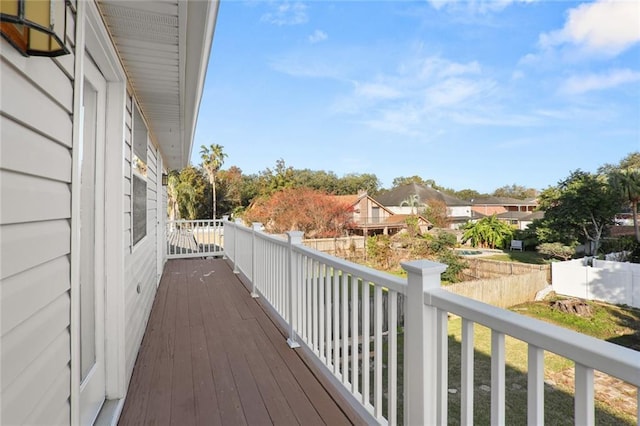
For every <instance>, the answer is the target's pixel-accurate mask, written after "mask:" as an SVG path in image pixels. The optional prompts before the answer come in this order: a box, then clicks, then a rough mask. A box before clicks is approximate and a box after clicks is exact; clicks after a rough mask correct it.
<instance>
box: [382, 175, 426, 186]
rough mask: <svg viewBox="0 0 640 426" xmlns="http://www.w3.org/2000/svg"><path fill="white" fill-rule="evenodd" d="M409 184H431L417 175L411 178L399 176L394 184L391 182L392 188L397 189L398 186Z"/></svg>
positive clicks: (394, 180)
mask: <svg viewBox="0 0 640 426" xmlns="http://www.w3.org/2000/svg"><path fill="white" fill-rule="evenodd" d="M432 182H433V181H432ZM408 183H417V184H418V185H424V186H427V185H428V184H429V183H428V182H427V181H425V180H424V179H422V178H421V177H420V176H417V175H413V176H409V177H405V176H399V177H397V178H394V179H393V182H391V187H392V188H396V187H398V186H402V185H406V184H408Z"/></svg>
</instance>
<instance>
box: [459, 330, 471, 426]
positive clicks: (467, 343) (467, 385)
mask: <svg viewBox="0 0 640 426" xmlns="http://www.w3.org/2000/svg"><path fill="white" fill-rule="evenodd" d="M473 344H474V343H473V322H471V321H469V320H468V319H466V318H462V346H461V350H462V354H461V368H462V375H461V388H462V389H461V392H460V393H461V395H460V424H462V425H469V424H473V363H474V359H473V358H474V352H473Z"/></svg>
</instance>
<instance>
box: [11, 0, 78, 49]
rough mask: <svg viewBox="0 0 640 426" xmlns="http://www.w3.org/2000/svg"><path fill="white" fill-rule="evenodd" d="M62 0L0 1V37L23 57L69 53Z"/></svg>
mask: <svg viewBox="0 0 640 426" xmlns="http://www.w3.org/2000/svg"><path fill="white" fill-rule="evenodd" d="M66 26H67V10H66V0H0V33H2V37H4V38H5V39H6V40H7V41H8V42H9V43H11V45H13V47H15V48H16V49H17V50H18V51H19V52H20V53H22V54H23V55H24V56H50V57H53V56H60V55H66V54H67V53H69V49H67V47H66V46H65V43H64V36H65V32H66Z"/></svg>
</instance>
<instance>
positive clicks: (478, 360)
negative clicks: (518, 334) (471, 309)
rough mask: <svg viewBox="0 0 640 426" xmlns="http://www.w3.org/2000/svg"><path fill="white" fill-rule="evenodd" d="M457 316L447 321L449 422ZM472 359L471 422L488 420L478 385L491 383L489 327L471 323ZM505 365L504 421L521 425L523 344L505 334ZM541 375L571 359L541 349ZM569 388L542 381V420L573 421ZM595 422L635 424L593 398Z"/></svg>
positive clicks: (456, 377)
mask: <svg viewBox="0 0 640 426" xmlns="http://www.w3.org/2000/svg"><path fill="white" fill-rule="evenodd" d="M461 324H462V321H461V319H460V318H457V317H453V318H452V319H450V321H449V389H455V390H456V391H457V393H453V394H451V393H450V394H449V424H452V425H457V424H460V376H461V368H460V365H461V364H460V362H461V357H460V350H461V345H460V341H461ZM474 330H475V333H474V337H475V363H474V386H475V391H474V423H475V424H489V423H490V420H491V411H490V407H491V393H490V392H489V391H485V390H482V389H480V386H481V385H486V386H490V385H491V358H490V354H491V330H489V329H488V328H486V327H483V326H480V325H477V324H476V325H475V328H474ZM505 348H506V366H505V376H506V380H505V387H506V392H507V396H506V401H505V405H506V414H505V415H506V424H509V425H519V424H522V425H525V424H526V423H527V373H526V372H527V344H526V343H525V342H522V341H520V340H517V339H514V338H512V337H509V336H507V337H506V338H505ZM544 358H545V378H546V380H549V379H550V378H552V377H554V374H556V373H560V372H562V371H564V370H566V369H571V368H573V362H572V361H570V360H568V359H566V358H563V357H560V356H558V355H556V354H553V353H550V352H545V356H544ZM573 410H574V401H573V389H568V388H563V387H561V386H559V385H554V386H550V385H548V384H545V424H553V425H562V424H567V425H573V414H574V413H573ZM596 423H597V424H599V425H623V424H629V425H633V424H636V420H635V417H634V416H633V415H629V414H626V413H624V412H622V411H620V410H617V409H616V407H612V406H610V405H607V404H604V403H602V402H600V401H597V400H596Z"/></svg>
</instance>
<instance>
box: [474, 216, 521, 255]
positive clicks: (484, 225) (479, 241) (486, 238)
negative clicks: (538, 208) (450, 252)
mask: <svg viewBox="0 0 640 426" xmlns="http://www.w3.org/2000/svg"><path fill="white" fill-rule="evenodd" d="M463 229H464V234H463V235H462V242H463V243H466V242H467V241H471V245H472V246H473V247H477V246H480V247H489V248H492V249H493V248H496V247H497V248H505V247H506V246H507V244H508V243H509V242H510V241H511V240H512V239H513V232H514V229H513V227H511V225H509V224H507V223H505V222H503V221H501V220H500V219H498V218H497V217H496V215H492V216H488V217H483V218H482V219H480V220H479V221H478V222H476V223H473V222H468V223H467V224H466V225H465V226H464V228H463Z"/></svg>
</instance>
